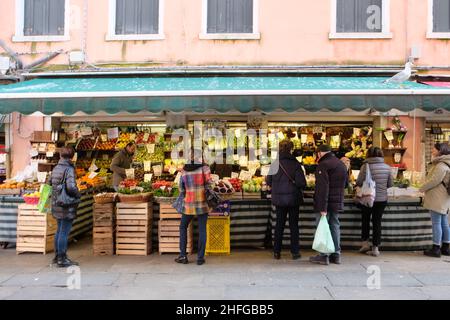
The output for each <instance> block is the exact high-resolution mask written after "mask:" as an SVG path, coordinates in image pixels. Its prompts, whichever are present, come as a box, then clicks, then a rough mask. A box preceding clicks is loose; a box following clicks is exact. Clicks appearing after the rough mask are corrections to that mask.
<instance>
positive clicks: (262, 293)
mask: <svg viewBox="0 0 450 320" xmlns="http://www.w3.org/2000/svg"><path fill="white" fill-rule="evenodd" d="M225 299H234V300H240V299H243V300H244V299H245V300H329V299H332V297H331V296H330V294H329V293H328V291H327V290H326V289H325V288H310V287H308V288H306V287H303V288H299V287H283V288H280V289H279V290H274V289H273V287H264V286H256V287H251V288H247V289H246V290H242V288H238V287H228V288H227V289H226V291H225Z"/></svg>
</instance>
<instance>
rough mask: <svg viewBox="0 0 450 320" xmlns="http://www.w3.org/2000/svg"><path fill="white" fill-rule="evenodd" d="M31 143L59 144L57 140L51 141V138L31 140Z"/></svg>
mask: <svg viewBox="0 0 450 320" xmlns="http://www.w3.org/2000/svg"><path fill="white" fill-rule="evenodd" d="M30 143H54V144H57V143H58V142H57V141H51V140H30Z"/></svg>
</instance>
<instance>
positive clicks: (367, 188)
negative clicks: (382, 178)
mask: <svg viewBox="0 0 450 320" xmlns="http://www.w3.org/2000/svg"><path fill="white" fill-rule="evenodd" d="M375 195H376V184H375V181H373V179H372V175H371V173H370V166H369V164H366V179H365V180H364V182H363V185H362V187H357V189H356V198H355V201H356V202H357V203H358V204H360V205H362V206H365V207H369V208H372V207H373V203H374V201H375Z"/></svg>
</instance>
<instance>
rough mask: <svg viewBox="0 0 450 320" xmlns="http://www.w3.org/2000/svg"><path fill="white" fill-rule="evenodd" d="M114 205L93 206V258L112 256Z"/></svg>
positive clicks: (97, 204) (96, 204)
mask: <svg viewBox="0 0 450 320" xmlns="http://www.w3.org/2000/svg"><path fill="white" fill-rule="evenodd" d="M114 234H115V205H114V203H105V204H99V203H95V204H94V228H93V233H92V240H93V251H94V255H95V256H110V255H113V254H114Z"/></svg>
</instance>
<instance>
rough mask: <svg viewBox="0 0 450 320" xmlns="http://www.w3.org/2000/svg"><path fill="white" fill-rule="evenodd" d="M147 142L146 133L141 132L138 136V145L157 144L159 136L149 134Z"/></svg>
mask: <svg viewBox="0 0 450 320" xmlns="http://www.w3.org/2000/svg"><path fill="white" fill-rule="evenodd" d="M147 135H148V137H147V140H144V138H145V137H146V132H144V131H140V132H138V133H137V134H136V144H147V143H155V142H156V139H157V135H156V134H154V133H147Z"/></svg>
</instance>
